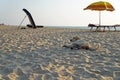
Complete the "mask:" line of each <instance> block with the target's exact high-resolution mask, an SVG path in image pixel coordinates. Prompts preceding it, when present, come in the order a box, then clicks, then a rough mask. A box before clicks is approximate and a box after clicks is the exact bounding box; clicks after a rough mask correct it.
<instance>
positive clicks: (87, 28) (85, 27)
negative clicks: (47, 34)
mask: <svg viewBox="0 0 120 80" xmlns="http://www.w3.org/2000/svg"><path fill="white" fill-rule="evenodd" d="M45 27H48V28H71V29H86V30H89V29H90V28H89V27H88V26H45Z"/></svg>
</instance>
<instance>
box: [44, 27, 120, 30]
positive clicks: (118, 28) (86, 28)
mask: <svg viewBox="0 0 120 80" xmlns="http://www.w3.org/2000/svg"><path fill="white" fill-rule="evenodd" d="M45 27H48V28H70V29H84V30H90V29H91V28H90V27H88V26H45ZM95 29H96V28H93V30H95ZM101 29H102V30H103V28H101ZM105 30H109V29H108V28H105ZM110 30H115V29H114V28H110ZM116 30H119V31H120V27H116Z"/></svg>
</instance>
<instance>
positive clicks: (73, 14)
mask: <svg viewBox="0 0 120 80" xmlns="http://www.w3.org/2000/svg"><path fill="white" fill-rule="evenodd" d="M96 1H99V0H0V23H4V24H7V25H19V24H20V23H21V21H22V20H23V18H24V16H25V15H26V14H25V13H24V12H23V10H22V9H23V8H26V9H27V10H28V11H29V12H30V13H31V14H32V17H33V19H34V21H35V23H36V25H44V26H87V25H88V24H89V23H94V24H98V23H99V21H98V20H99V12H98V11H91V10H83V9H84V8H85V7H87V6H88V5H89V4H91V3H93V2H96ZM102 1H107V2H109V3H111V4H112V5H113V7H114V8H115V11H113V12H109V11H102V13H101V24H106V25H108V24H109V25H113V24H120V0H102ZM26 24H29V20H28V18H27V17H26V18H25V20H24V22H23V24H22V25H26Z"/></svg>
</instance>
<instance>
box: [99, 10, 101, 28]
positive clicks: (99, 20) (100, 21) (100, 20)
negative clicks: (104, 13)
mask: <svg viewBox="0 0 120 80" xmlns="http://www.w3.org/2000/svg"><path fill="white" fill-rule="evenodd" d="M100 25H101V11H99V26H100Z"/></svg>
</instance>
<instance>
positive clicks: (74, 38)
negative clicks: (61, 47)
mask: <svg viewBox="0 0 120 80" xmlns="http://www.w3.org/2000/svg"><path fill="white" fill-rule="evenodd" d="M79 39H80V38H79V37H78V36H75V37H73V38H72V39H70V41H71V42H75V41H77V40H79Z"/></svg>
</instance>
